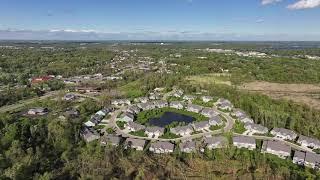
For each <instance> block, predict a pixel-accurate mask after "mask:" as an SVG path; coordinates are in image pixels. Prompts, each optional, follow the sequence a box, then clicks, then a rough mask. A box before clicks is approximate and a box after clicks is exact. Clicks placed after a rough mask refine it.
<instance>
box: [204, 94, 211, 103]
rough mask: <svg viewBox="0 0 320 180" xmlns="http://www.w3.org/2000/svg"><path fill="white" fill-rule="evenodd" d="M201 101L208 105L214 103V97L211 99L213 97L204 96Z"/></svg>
mask: <svg viewBox="0 0 320 180" xmlns="http://www.w3.org/2000/svg"><path fill="white" fill-rule="evenodd" d="M201 99H202V101H203V102H205V103H207V102H210V101H212V100H213V97H211V96H202V97H201Z"/></svg>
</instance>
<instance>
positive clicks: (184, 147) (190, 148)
mask: <svg viewBox="0 0 320 180" xmlns="http://www.w3.org/2000/svg"><path fill="white" fill-rule="evenodd" d="M179 148H180V151H181V152H185V153H192V152H195V151H196V142H195V141H185V142H181V143H180V145H179Z"/></svg>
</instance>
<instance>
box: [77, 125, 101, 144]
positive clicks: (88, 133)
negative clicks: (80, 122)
mask: <svg viewBox="0 0 320 180" xmlns="http://www.w3.org/2000/svg"><path fill="white" fill-rule="evenodd" d="M80 135H81V137H82V138H83V139H84V140H85V141H86V142H91V141H94V140H97V139H99V138H100V135H99V133H98V132H96V131H95V130H94V129H93V128H89V127H83V128H82V129H81V131H80Z"/></svg>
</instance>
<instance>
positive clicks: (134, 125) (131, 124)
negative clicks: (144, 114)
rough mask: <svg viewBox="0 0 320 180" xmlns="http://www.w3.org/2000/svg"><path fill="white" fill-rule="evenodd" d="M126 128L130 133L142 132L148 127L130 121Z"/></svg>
mask: <svg viewBox="0 0 320 180" xmlns="http://www.w3.org/2000/svg"><path fill="white" fill-rule="evenodd" d="M125 128H127V129H128V130H129V131H133V132H135V131H140V130H144V129H145V128H146V127H145V126H144V125H141V124H138V123H135V122H132V121H129V122H128V123H127V124H125Z"/></svg>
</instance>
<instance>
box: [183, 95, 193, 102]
mask: <svg viewBox="0 0 320 180" xmlns="http://www.w3.org/2000/svg"><path fill="white" fill-rule="evenodd" d="M182 99H183V100H186V101H192V100H194V99H195V96H192V95H185V96H183V98H182Z"/></svg>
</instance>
